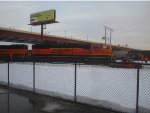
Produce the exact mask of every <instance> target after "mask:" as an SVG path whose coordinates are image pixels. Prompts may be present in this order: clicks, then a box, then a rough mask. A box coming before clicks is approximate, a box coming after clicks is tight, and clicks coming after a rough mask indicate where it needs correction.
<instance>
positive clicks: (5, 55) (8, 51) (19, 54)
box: [0, 45, 28, 61]
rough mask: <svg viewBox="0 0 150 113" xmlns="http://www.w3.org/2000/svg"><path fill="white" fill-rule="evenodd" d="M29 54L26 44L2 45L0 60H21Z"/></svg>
mask: <svg viewBox="0 0 150 113" xmlns="http://www.w3.org/2000/svg"><path fill="white" fill-rule="evenodd" d="M27 55H28V47H27V46H26V45H0V60H6V61H7V60H16V59H19V60H21V59H24V57H25V56H27Z"/></svg>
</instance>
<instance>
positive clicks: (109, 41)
mask: <svg viewBox="0 0 150 113" xmlns="http://www.w3.org/2000/svg"><path fill="white" fill-rule="evenodd" d="M104 27H105V44H106V40H107V39H106V38H107V37H106V35H107V29H108V30H109V31H110V39H109V40H108V43H110V47H111V40H112V38H111V33H112V31H113V29H111V28H109V27H107V26H104Z"/></svg>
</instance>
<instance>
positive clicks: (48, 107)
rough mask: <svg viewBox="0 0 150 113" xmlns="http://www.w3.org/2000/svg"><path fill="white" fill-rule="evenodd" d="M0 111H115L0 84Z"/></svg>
mask: <svg viewBox="0 0 150 113" xmlns="http://www.w3.org/2000/svg"><path fill="white" fill-rule="evenodd" d="M0 113H115V112H113V111H108V110H105V109H100V108H97V107H92V106H88V105H83V104H77V103H73V102H70V101H65V100H62V99H56V98H51V97H50V98H44V97H42V96H38V95H35V94H33V93H29V92H28V93H23V92H21V91H19V92H18V91H16V90H15V91H14V90H12V89H11V90H8V89H7V88H4V87H1V86H0Z"/></svg>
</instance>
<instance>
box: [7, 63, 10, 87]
mask: <svg viewBox="0 0 150 113" xmlns="http://www.w3.org/2000/svg"><path fill="white" fill-rule="evenodd" d="M7 71H8V81H7V82H8V88H9V86H10V84H9V61H8V70H7Z"/></svg>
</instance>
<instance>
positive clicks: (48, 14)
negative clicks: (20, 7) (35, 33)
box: [30, 9, 56, 25]
mask: <svg viewBox="0 0 150 113" xmlns="http://www.w3.org/2000/svg"><path fill="white" fill-rule="evenodd" d="M55 17H56V10H53V9H52V10H46V11H42V12H37V13H32V14H31V15H30V24H31V25H41V24H49V23H54V22H55Z"/></svg>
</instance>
